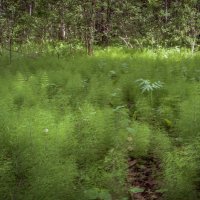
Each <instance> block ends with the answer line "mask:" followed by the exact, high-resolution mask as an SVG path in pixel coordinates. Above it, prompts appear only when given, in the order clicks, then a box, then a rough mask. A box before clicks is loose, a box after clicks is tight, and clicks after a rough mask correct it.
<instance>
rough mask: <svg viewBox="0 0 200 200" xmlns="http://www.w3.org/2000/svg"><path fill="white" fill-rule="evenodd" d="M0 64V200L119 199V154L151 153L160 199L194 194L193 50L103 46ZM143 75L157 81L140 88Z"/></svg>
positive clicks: (199, 74)
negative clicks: (157, 170)
mask: <svg viewBox="0 0 200 200" xmlns="http://www.w3.org/2000/svg"><path fill="white" fill-rule="evenodd" d="M0 61H1V62H0V71H1V74H0V94H1V96H0V111H1V112H0V138H1V139H0V198H1V199H2V200H7V199H17V200H18V199H19V200H25V199H26V200H29V199H30V200H31V199H42V200H51V199H52V200H53V199H58V200H62V199H63V200H64V199H68V200H70V199H71V200H75V199H81V200H88V199H102V200H107V199H115V200H122V199H126V198H128V190H129V189H128V188H127V181H126V177H127V161H126V160H127V158H128V157H134V158H142V159H146V158H148V157H149V156H152V155H153V157H156V158H157V159H159V160H160V162H161V164H162V167H161V169H160V170H161V174H162V176H161V177H160V179H161V182H162V184H161V185H160V187H162V188H161V189H162V190H163V191H165V193H164V198H166V199H182V200H184V199H185V200H189V199H198V198H199V196H198V195H199V192H198V187H199V180H198V175H199V170H200V168H199V167H198V166H199V163H198V162H199V161H198V155H199V153H200V148H199V139H198V138H199V137H200V127H199V119H200V112H199V108H200V96H199V95H200V90H199V81H200V67H199V63H200V55H199V54H194V55H191V54H190V53H189V52H187V51H186V50H180V51H179V50H176V49H172V50H162V49H161V50H158V51H153V50H144V51H135V50H125V49H122V48H108V49H106V50H98V51H97V52H96V53H95V55H94V56H92V57H87V56H82V55H74V56H70V55H69V56H67V57H66V58H62V57H61V58H60V59H58V58H57V56H53V55H49V54H47V55H43V56H41V57H37V58H29V57H18V56H17V55H14V57H13V62H12V64H9V60H8V57H7V56H6V55H4V54H3V55H2V56H1V57H0ZM141 79H142V80H148V81H149V82H150V83H155V82H158V81H160V82H162V83H163V84H162V87H160V88H158V89H155V88H152V90H151V91H148V90H146V91H145V92H142V89H141V87H140V86H139V85H138V82H137V80H141ZM194 146H195V147H196V148H194ZM174 177H177V178H176V179H175V178H174Z"/></svg>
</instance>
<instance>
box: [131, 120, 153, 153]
mask: <svg viewBox="0 0 200 200" xmlns="http://www.w3.org/2000/svg"><path fill="white" fill-rule="evenodd" d="M127 131H128V133H129V136H128V138H127V140H128V142H129V144H128V145H129V146H128V150H129V152H130V155H131V156H133V157H145V156H147V155H148V150H149V147H150V139H151V130H150V128H149V127H148V126H147V125H145V124H139V123H137V122H134V123H133V124H132V125H131V127H130V128H127Z"/></svg>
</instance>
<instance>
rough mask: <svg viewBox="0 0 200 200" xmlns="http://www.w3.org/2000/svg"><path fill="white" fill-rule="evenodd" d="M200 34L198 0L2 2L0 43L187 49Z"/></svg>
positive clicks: (0, 10) (19, 0)
mask: <svg viewBox="0 0 200 200" xmlns="http://www.w3.org/2000/svg"><path fill="white" fill-rule="evenodd" d="M199 34H200V1H199V0H135V1H133V0H57V1H55V0H0V43H1V45H2V46H3V45H6V44H8V43H9V42H10V41H12V43H18V44H22V43H26V42H28V41H34V42H42V41H59V40H62V41H65V42H67V43H69V44H75V43H78V42H79V43H82V44H84V45H85V46H86V47H87V51H88V54H92V52H93V45H94V44H95V45H102V46H107V45H111V44H113V43H124V44H125V45H127V46H128V47H134V46H136V47H144V46H152V47H157V46H164V47H168V46H187V47H190V48H191V49H192V51H194V50H195V48H196V47H197V45H198V36H199Z"/></svg>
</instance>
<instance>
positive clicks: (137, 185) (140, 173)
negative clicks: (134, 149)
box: [128, 158, 162, 200]
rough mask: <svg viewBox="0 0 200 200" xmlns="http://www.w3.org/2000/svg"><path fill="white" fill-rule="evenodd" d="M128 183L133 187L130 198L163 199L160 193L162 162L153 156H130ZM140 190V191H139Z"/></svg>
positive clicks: (137, 199) (132, 199)
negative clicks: (135, 157)
mask: <svg viewBox="0 0 200 200" xmlns="http://www.w3.org/2000/svg"><path fill="white" fill-rule="evenodd" d="M128 164H129V173H128V184H129V186H130V187H131V188H133V192H130V200H161V199H162V194H161V193H159V191H158V190H159V185H160V184H159V182H158V179H157V177H158V174H159V171H160V164H159V162H158V161H156V160H155V159H153V158H148V159H134V158H129V160H128ZM137 191H138V192H137Z"/></svg>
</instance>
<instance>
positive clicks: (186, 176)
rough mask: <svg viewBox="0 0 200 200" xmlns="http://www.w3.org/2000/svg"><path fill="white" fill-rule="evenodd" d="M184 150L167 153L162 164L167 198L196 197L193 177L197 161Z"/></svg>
mask: <svg viewBox="0 0 200 200" xmlns="http://www.w3.org/2000/svg"><path fill="white" fill-rule="evenodd" d="M191 153H192V152H190V151H188V150H187V149H186V150H183V151H179V150H176V151H173V152H171V153H168V155H167V156H166V160H165V165H164V180H165V185H164V187H165V188H166V189H167V192H166V198H167V199H185V200H186V199H187V200H189V199H197V193H196V191H195V178H196V177H197V162H196V160H195V159H194V156H193V155H192V154H191Z"/></svg>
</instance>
